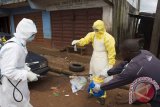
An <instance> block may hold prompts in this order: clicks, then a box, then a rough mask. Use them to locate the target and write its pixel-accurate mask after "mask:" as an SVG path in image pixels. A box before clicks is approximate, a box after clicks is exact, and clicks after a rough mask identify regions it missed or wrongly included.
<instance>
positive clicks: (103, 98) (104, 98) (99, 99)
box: [98, 91, 107, 105]
mask: <svg viewBox="0 0 160 107" xmlns="http://www.w3.org/2000/svg"><path fill="white" fill-rule="evenodd" d="M106 97H107V94H106V91H105V92H104V95H103V96H101V97H100V98H98V101H99V102H100V104H101V105H105V100H106Z"/></svg>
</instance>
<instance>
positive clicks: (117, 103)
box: [29, 73, 150, 107]
mask: <svg viewBox="0 0 160 107" xmlns="http://www.w3.org/2000/svg"><path fill="white" fill-rule="evenodd" d="M29 87H30V90H31V103H32V105H33V106H34V107H102V106H101V105H100V104H99V102H98V101H97V99H96V98H90V99H89V98H88V97H87V96H88V93H87V87H86V89H85V90H83V91H79V92H78V95H76V94H73V93H72V91H71V85H70V82H69V78H68V77H65V76H63V75H55V74H53V73H49V74H48V75H47V78H43V79H41V80H39V81H38V82H35V83H30V84H29ZM51 87H57V88H58V90H59V92H58V95H55V94H54V92H53V90H51V89H50V88H51ZM127 99H128V91H126V90H122V89H115V90H112V91H108V92H107V98H106V104H105V105H104V106H103V107H150V106H149V105H129V104H128V101H127Z"/></svg>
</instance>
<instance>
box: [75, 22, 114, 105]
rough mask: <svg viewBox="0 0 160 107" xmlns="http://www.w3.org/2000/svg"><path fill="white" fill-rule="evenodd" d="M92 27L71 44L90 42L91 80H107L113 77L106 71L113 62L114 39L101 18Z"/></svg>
mask: <svg viewBox="0 0 160 107" xmlns="http://www.w3.org/2000/svg"><path fill="white" fill-rule="evenodd" d="M92 28H93V32H90V33H88V34H87V35H86V36H85V37H84V38H81V39H80V40H73V41H72V45H78V46H85V45H88V44H89V43H92V46H93V54H92V58H91V61H90V71H89V73H90V74H92V78H91V81H94V80H98V81H99V82H102V81H106V82H108V81H110V80H111V79H112V78H113V77H112V76H108V75H107V71H108V70H109V69H110V68H112V67H113V65H114V64H115V55H116V52H115V40H114V38H113V37H112V36H111V35H110V34H109V33H107V32H106V27H105V24H104V22H103V21H102V20H97V21H95V22H94V24H93V26H92ZM99 77H106V79H105V80H102V79H101V78H100V79H98V78H99ZM105 97H106V94H105V95H103V96H102V98H105ZM103 100H104V99H103ZM102 104H104V101H102Z"/></svg>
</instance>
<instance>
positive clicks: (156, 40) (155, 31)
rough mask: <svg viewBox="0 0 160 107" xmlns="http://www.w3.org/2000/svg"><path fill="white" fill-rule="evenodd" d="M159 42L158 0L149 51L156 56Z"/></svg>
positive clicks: (159, 15)
mask: <svg viewBox="0 0 160 107" xmlns="http://www.w3.org/2000/svg"><path fill="white" fill-rule="evenodd" d="M159 40H160V0H158V4H157V11H156V16H155V21H154V26H153V31H152V39H151V45H150V51H151V52H152V53H153V54H154V55H156V56H158V48H159Z"/></svg>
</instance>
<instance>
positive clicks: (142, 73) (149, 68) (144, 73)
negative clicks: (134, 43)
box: [132, 50, 160, 83]
mask: <svg viewBox="0 0 160 107" xmlns="http://www.w3.org/2000/svg"><path fill="white" fill-rule="evenodd" d="M132 61H133V62H135V63H137V65H138V66H139V67H141V69H140V70H139V71H138V72H137V73H136V74H137V77H151V78H152V79H153V80H155V81H156V82H157V83H160V77H159V76H160V60H159V59H158V58H156V57H155V56H154V55H153V54H152V53H150V52H149V51H146V50H141V53H140V54H139V55H138V56H136V57H135V58H133V59H132Z"/></svg>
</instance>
